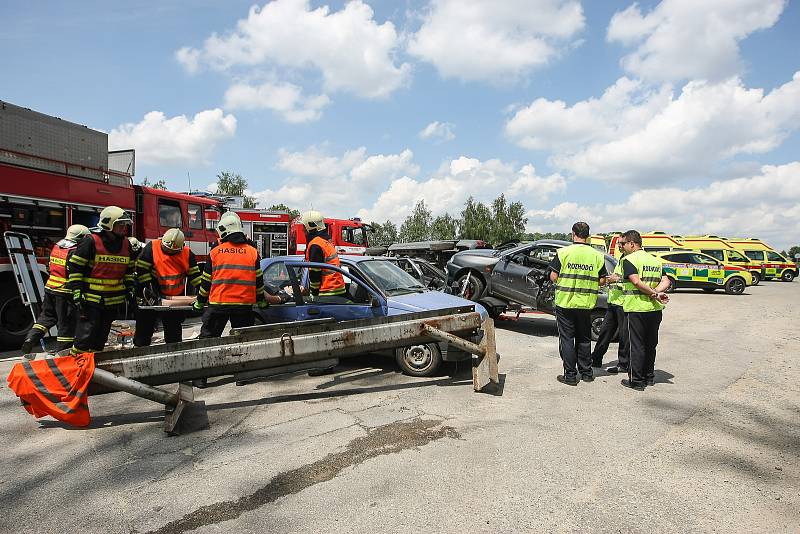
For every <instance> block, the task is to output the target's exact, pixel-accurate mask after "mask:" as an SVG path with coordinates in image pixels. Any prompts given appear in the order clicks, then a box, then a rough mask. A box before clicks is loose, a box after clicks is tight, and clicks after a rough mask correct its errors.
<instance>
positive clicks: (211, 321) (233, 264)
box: [192, 211, 287, 388]
mask: <svg viewBox="0 0 800 534" xmlns="http://www.w3.org/2000/svg"><path fill="white" fill-rule="evenodd" d="M217 234H218V235H219V242H218V243H217V245H216V246H215V247H214V248H212V249H211V252H210V254H209V258H208V261H207V262H206V264H205V267H204V269H203V274H202V276H201V283H200V290H199V291H198V293H197V301H196V302H195V303H194V305H193V307H194V309H195V310H196V311H203V308H204V307H205V311H203V326H202V327H201V328H200V338H201V339H202V338H208V337H219V336H221V335H222V331H223V330H224V329H225V325H227V324H228V321H230V323H231V327H232V328H240V327H243V326H253V323H254V320H253V306H254V305H255V306H257V307H258V308H262V309H263V308H266V307H268V306H269V304H280V303H283V302H286V301H287V297H285V296H274V295H268V294H267V293H266V292H265V291H264V275H263V273H262V272H261V258H260V257H259V254H258V250H257V249H256V247H255V245H254V244H253V242H252V241H250V240H249V239H247V237H246V236H245V235H244V231H243V229H242V221H241V220H240V219H239V216H238V215H237V214H236V213H234V212H232V211H228V212H226V213H224V214H223V215H222V217H220V218H219V222H218V223H217ZM206 304H207V306H206ZM192 384H193V385H194V386H196V387H200V388H202V387H205V386H206V379H205V378H200V379H195V380H193V381H192Z"/></svg>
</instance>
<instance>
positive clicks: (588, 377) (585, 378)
mask: <svg viewBox="0 0 800 534" xmlns="http://www.w3.org/2000/svg"><path fill="white" fill-rule="evenodd" d="M581 380H583V381H584V382H594V376H593V375H581Z"/></svg>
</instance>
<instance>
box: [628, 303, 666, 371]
mask: <svg viewBox="0 0 800 534" xmlns="http://www.w3.org/2000/svg"><path fill="white" fill-rule="evenodd" d="M659 326H661V311H660V310H659V311H653V312H631V313H628V347H629V348H628V350H629V352H630V359H631V366H630V370H629V371H628V377H629V378H630V381H631V383H632V384H635V385H639V386H644V385H646V384H647V381H648V380H652V379H653V378H654V377H655V364H656V346H657V345H658V327H659Z"/></svg>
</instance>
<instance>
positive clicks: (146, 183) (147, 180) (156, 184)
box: [141, 176, 167, 191]
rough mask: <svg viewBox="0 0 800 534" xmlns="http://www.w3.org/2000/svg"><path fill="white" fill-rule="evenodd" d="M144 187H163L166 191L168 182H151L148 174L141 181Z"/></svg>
mask: <svg viewBox="0 0 800 534" xmlns="http://www.w3.org/2000/svg"><path fill="white" fill-rule="evenodd" d="M141 185H142V187H152V188H153V189H163V190H164V191H166V190H167V182H166V180H158V181H156V182H152V183H151V182H150V178H148V177H147V176H145V177H144V180H142V183H141Z"/></svg>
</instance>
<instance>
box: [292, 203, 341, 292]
mask: <svg viewBox="0 0 800 534" xmlns="http://www.w3.org/2000/svg"><path fill="white" fill-rule="evenodd" d="M300 222H301V223H302V224H303V230H304V231H305V234H306V243H308V246H306V261H313V262H316V263H327V264H329V265H333V266H335V267H339V265H340V264H339V256H338V255H337V254H336V247H335V246H334V245H333V243H331V237H330V235H328V232H327V231H326V228H325V219H324V218H323V217H322V214H321V213H320V212H318V211H307V212H305V213H304V214H303V215H301V216H300ZM308 279H309V289H310V291H311V295H312V296H313V297H315V298H316V299H318V300H322V301H328V302H343V301H347V288H346V287H345V284H344V277H343V276H342V273H340V272H338V271H334V270H326V269H319V268H311V269H309V274H308Z"/></svg>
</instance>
